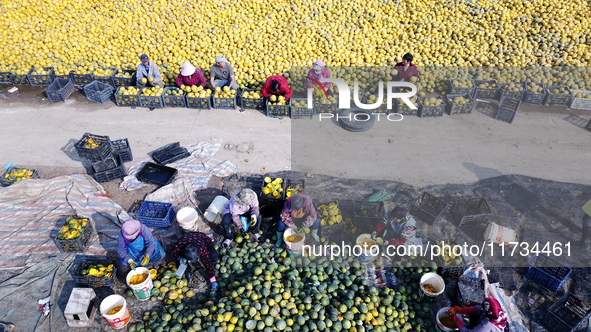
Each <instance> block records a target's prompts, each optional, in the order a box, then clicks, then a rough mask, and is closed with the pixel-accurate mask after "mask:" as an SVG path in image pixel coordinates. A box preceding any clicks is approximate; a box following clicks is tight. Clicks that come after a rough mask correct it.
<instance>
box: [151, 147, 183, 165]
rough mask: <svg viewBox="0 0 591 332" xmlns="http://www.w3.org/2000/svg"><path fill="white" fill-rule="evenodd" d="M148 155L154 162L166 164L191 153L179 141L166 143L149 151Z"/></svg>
mask: <svg viewBox="0 0 591 332" xmlns="http://www.w3.org/2000/svg"><path fill="white" fill-rule="evenodd" d="M148 155H149V156H150V158H152V159H153V160H154V161H155V162H156V163H158V164H160V165H166V164H170V163H173V162H175V161H177V160H181V159H184V158H187V157H189V156H190V155H191V154H190V153H189V151H187V149H186V148H184V147H181V145H180V144H179V142H175V143H171V144H167V145H165V146H163V147H161V148H158V149H156V150H154V151H152V152H149V153H148Z"/></svg>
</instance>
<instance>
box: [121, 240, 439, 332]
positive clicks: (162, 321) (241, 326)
mask: <svg viewBox="0 0 591 332" xmlns="http://www.w3.org/2000/svg"><path fill="white" fill-rule="evenodd" d="M219 253H220V259H219V262H218V263H217V264H216V269H217V271H218V276H217V279H218V283H219V284H220V291H218V292H210V293H208V294H203V295H200V296H198V297H197V298H196V299H192V300H190V301H187V300H185V301H183V300H182V298H183V297H185V298H191V297H192V295H193V294H192V293H188V292H190V289H189V288H188V287H187V285H186V280H185V279H177V278H176V277H175V275H174V271H175V270H176V268H175V267H174V265H169V267H168V268H167V269H164V270H161V271H159V272H160V273H159V274H160V275H161V279H159V280H156V281H154V286H155V289H154V291H155V292H156V294H154V295H153V297H152V299H153V300H160V301H164V303H163V305H164V307H163V308H162V309H161V310H160V309H158V310H153V311H151V312H150V311H147V312H145V313H144V316H143V319H142V320H143V322H139V323H135V324H131V325H130V328H129V331H167V330H169V331H183V330H184V331H190V332H192V331H208V332H224V331H228V332H232V331H251V330H252V331H263V332H272V331H303V332H308V331H359V332H363V331H377V332H397V331H409V330H412V331H435V327H434V324H433V322H432V321H431V319H430V314H429V312H430V308H429V306H428V305H427V304H426V303H422V302H421V300H420V299H419V297H418V292H417V291H418V287H419V285H418V284H419V279H420V277H421V276H422V273H426V272H429V271H431V270H433V269H434V268H435V267H424V268H421V267H418V268H411V267H410V263H407V265H406V266H409V267H406V268H405V267H399V268H396V269H394V270H393V271H394V272H395V273H396V274H397V276H398V277H399V278H401V279H403V280H405V281H406V286H398V287H395V289H390V288H385V289H383V290H380V289H377V288H375V287H372V286H370V285H369V284H368V281H367V279H366V278H365V277H364V273H365V271H366V268H365V266H363V265H360V263H359V261H358V260H357V259H356V258H354V257H351V258H341V257H337V258H335V259H334V260H332V261H331V260H330V259H329V258H315V259H310V258H308V257H299V258H297V259H294V258H290V257H289V256H288V254H287V251H285V250H284V249H274V248H272V246H271V245H270V243H269V242H265V243H263V244H256V243H250V242H245V243H244V244H243V246H242V247H241V248H231V249H221V250H220V251H219ZM311 258H312V257H311ZM164 285H167V286H164ZM156 286H157V287H156ZM171 294H172V295H171ZM183 294H184V296H183Z"/></svg>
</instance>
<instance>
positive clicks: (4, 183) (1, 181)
mask: <svg viewBox="0 0 591 332" xmlns="http://www.w3.org/2000/svg"><path fill="white" fill-rule="evenodd" d="M15 168H16V169H23V168H22V167H16V166H12V167H10V168H8V169H7V170H6V172H4V174H3V175H2V178H0V184H1V185H2V187H8V186H10V185H12V184H14V183H16V182H17V181H16V179H15V180H10V179H6V178H4V177H5V176H6V175H7V174H10V173H11V172H12V170H13V169H15ZM25 169H26V168H25ZM26 170H28V171H32V172H33V175H31V177H30V179H40V178H41V177H40V176H39V173H38V172H37V170H36V169H26ZM21 181H22V180H21Z"/></svg>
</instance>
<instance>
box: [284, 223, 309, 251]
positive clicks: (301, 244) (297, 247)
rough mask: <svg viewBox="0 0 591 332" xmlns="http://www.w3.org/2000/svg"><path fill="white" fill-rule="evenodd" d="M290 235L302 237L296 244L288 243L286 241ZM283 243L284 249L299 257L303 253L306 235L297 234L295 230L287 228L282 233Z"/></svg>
mask: <svg viewBox="0 0 591 332" xmlns="http://www.w3.org/2000/svg"><path fill="white" fill-rule="evenodd" d="M292 235H299V236H301V237H302V239H301V240H300V241H297V242H290V241H288V240H287V238H288V237H290V236H292ZM283 242H285V249H287V251H288V252H289V253H290V254H292V255H296V256H299V255H301V254H302V253H303V251H304V243H305V242H306V234H305V233H303V232H302V233H297V232H296V231H295V230H293V229H291V228H288V229H286V230H285V232H283Z"/></svg>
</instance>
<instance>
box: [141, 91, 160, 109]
mask: <svg viewBox="0 0 591 332" xmlns="http://www.w3.org/2000/svg"><path fill="white" fill-rule="evenodd" d="M163 93H164V92H163ZM138 97H139V99H140V106H141V107H149V108H155V107H159V108H162V107H164V101H163V100H162V94H161V95H159V96H144V95H142V91H141V90H140V93H139V94H138Z"/></svg>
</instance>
